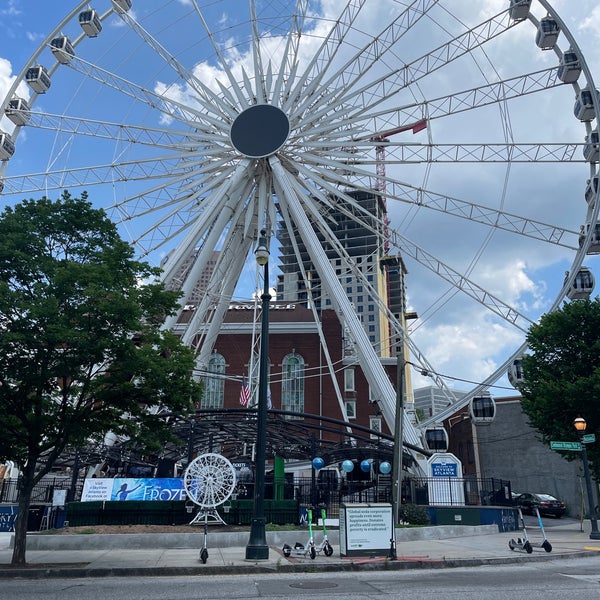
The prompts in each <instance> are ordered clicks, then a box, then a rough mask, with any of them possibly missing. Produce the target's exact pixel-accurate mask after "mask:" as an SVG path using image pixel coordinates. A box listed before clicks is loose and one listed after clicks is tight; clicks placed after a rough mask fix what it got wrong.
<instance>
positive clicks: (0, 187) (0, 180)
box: [0, 179, 4, 194]
mask: <svg viewBox="0 0 600 600" xmlns="http://www.w3.org/2000/svg"><path fill="white" fill-rule="evenodd" d="M3 191H4V181H2V179H0V194H1V193H2V192H3Z"/></svg>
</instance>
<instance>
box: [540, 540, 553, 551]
mask: <svg viewBox="0 0 600 600" xmlns="http://www.w3.org/2000/svg"><path fill="white" fill-rule="evenodd" d="M542 548H543V549H544V550H545V551H546V552H552V544H551V543H550V542H549V541H548V540H544V543H543V544H542Z"/></svg>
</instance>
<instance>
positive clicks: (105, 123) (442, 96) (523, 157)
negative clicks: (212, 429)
mask: <svg viewBox="0 0 600 600" xmlns="http://www.w3.org/2000/svg"><path fill="white" fill-rule="evenodd" d="M57 4H58V3H57ZM60 4H65V5H68V6H70V9H69V11H68V12H67V13H66V14H65V15H64V16H63V17H62V18H59V19H57V22H56V23H54V24H52V25H49V26H48V30H47V32H46V34H47V35H46V38H45V39H43V40H42V41H40V44H39V47H38V48H37V50H36V51H35V52H34V53H33V54H32V55H31V57H30V59H29V60H28V61H27V62H26V63H24V64H22V65H21V66H20V68H21V70H20V72H18V73H17V74H16V76H15V77H14V78H13V83H12V84H11V86H10V88H9V89H8V91H7V92H6V93H5V95H4V96H1V95H0V194H1V199H2V202H3V203H6V204H8V203H11V202H20V201H21V200H22V199H23V198H25V197H42V196H47V197H56V196H58V195H59V194H60V193H61V192H62V191H63V190H69V193H71V194H80V193H81V192H83V191H85V192H86V193H88V194H89V198H90V201H91V202H93V203H94V205H97V206H98V207H99V208H103V209H105V210H106V213H107V215H109V217H110V218H111V219H113V221H114V222H115V223H116V224H117V226H118V227H119V230H120V232H121V233H122V234H123V236H124V237H126V238H127V239H128V241H130V242H131V245H132V247H133V248H135V249H136V252H137V255H138V256H139V257H141V258H142V259H143V260H148V261H149V262H152V263H153V264H156V265H158V264H162V265H163V266H164V267H165V268H164V271H163V275H162V278H163V281H164V283H165V285H166V286H167V287H169V286H171V287H181V288H182V290H183V292H184V296H183V298H182V306H184V305H185V303H186V302H188V301H189V300H188V299H189V298H192V296H193V287H194V283H195V281H197V280H199V277H200V275H202V274H203V273H210V276H209V281H207V282H206V284H205V285H204V287H203V292H202V294H203V295H202V297H201V298H200V299H199V301H198V302H197V303H195V309H194V311H193V315H192V316H191V317H190V320H189V321H188V322H187V325H186V326H187V329H186V331H184V332H183V333H182V340H183V342H184V343H188V344H190V345H192V344H197V343H198V340H199V339H201V341H202V343H201V344H198V349H199V354H198V361H197V364H198V365H199V366H202V365H205V364H207V363H208V361H209V359H210V356H211V355H212V353H213V349H214V347H215V341H216V339H217V337H218V334H219V331H220V330H221V325H222V322H223V320H224V318H225V315H226V313H227V310H228V307H229V305H230V302H231V301H232V299H233V298H234V297H236V296H237V297H245V298H247V297H249V295H250V294H249V293H248V292H247V291H246V290H243V291H241V290H242V289H243V288H244V287H245V288H248V286H249V285H255V282H252V283H250V282H248V281H244V277H245V275H246V274H247V273H248V271H249V270H248V269H247V268H245V267H246V266H247V262H250V261H251V262H252V264H254V262H255V261H254V259H253V257H252V254H253V252H254V249H255V247H256V242H257V238H258V236H259V232H260V231H261V230H263V229H264V230H266V231H267V232H268V236H271V237H272V236H273V235H274V234H275V232H277V237H278V239H280V241H281V243H282V248H284V249H285V252H286V254H285V256H284V258H285V263H284V264H282V267H283V268H282V272H283V276H284V279H283V283H282V285H285V286H286V289H287V290H292V291H294V293H296V291H297V290H303V293H304V292H305V293H306V295H307V297H306V299H305V300H304V299H303V302H304V301H306V305H307V306H314V307H316V306H317V301H315V297H316V298H317V300H318V302H323V306H329V305H330V306H331V308H332V309H333V310H335V312H336V314H337V315H338V317H339V320H340V322H341V323H343V324H344V328H345V331H344V339H345V340H347V345H348V352H349V354H350V352H351V353H352V355H353V356H356V359H357V363H358V364H360V365H361V369H362V371H363V373H364V375H365V378H366V380H367V383H368V385H369V389H370V393H371V395H372V397H374V398H378V405H379V408H380V409H381V412H382V415H383V418H384V419H385V421H386V422H387V423H388V425H389V426H390V428H393V426H394V425H393V424H394V421H395V420H394V416H395V412H396V390H395V389H394V386H393V385H392V383H391V381H390V379H389V377H388V376H387V374H386V372H385V369H384V366H383V361H382V360H381V359H382V358H384V357H387V355H390V356H391V354H392V349H393V347H394V346H396V345H397V340H399V339H402V340H404V341H405V342H406V345H407V346H408V350H409V352H410V358H411V362H410V364H411V365H413V366H415V367H416V369H417V370H418V371H421V372H423V371H427V372H428V373H430V374H433V375H432V383H433V385H435V386H437V387H440V388H441V389H442V390H444V392H445V393H446V395H447V396H448V398H449V404H448V408H447V409H445V412H443V413H437V414H436V415H435V419H437V420H442V419H444V418H446V417H447V416H449V414H451V413H454V412H455V411H456V410H458V409H460V408H462V407H464V406H467V404H468V403H469V401H470V400H471V399H472V398H473V397H478V396H481V392H482V389H486V388H487V387H489V386H490V385H493V384H494V383H495V382H496V381H497V380H499V379H500V378H502V377H504V376H505V375H506V372H507V369H508V367H509V365H513V363H514V362H515V361H516V360H517V359H519V357H521V356H522V354H523V353H524V351H525V349H526V346H525V336H526V332H527V330H528V328H529V327H530V325H531V324H532V323H534V322H536V321H537V319H539V317H540V316H541V314H542V312H548V311H551V310H555V309H556V308H558V307H559V306H560V305H561V303H562V301H563V300H565V299H566V298H568V297H569V296H568V294H569V290H570V288H571V287H572V284H573V283H574V282H575V280H576V278H577V277H578V274H579V272H580V270H581V268H582V266H583V264H582V263H583V260H584V259H585V260H587V259H588V257H589V255H599V254H600V220H599V219H598V217H599V211H600V171H599V164H600V142H599V139H600V134H599V124H600V99H599V95H598V91H597V86H596V84H595V83H594V80H593V77H592V70H591V68H590V67H589V66H588V65H587V63H586V60H585V57H584V55H583V52H582V49H581V48H580V47H579V46H578V43H577V40H576V39H575V36H574V35H573V34H572V33H571V31H569V27H568V23H569V22H571V21H569V19H567V18H565V19H563V18H561V17H560V15H559V14H558V13H557V11H556V10H555V9H554V8H553V6H552V4H558V3H557V2H556V1H555V2H552V1H551V0H550V1H549V0H503V1H498V2H491V1H489V2H472V0H389V1H387V2H381V1H378V0H351V1H350V0H347V1H340V2H310V1H309V0H287V1H284V0H271V1H270V2H262V1H259V0H245V1H244V2H241V1H239V0H195V1H194V2H176V1H175V0H170V1H166V0H160V1H159V0H144V2H140V1H136V0H93V1H92V2H91V3H90V1H89V0H71V2H63V3H60ZM560 4H561V5H563V6H565V5H566V4H567V3H564V2H563V3H560ZM576 4H577V5H578V4H580V3H571V5H576ZM494 9H495V10H494ZM66 10H67V9H65V11H66ZM565 10H567V6H565ZM494 13H495V14H494ZM590 18H591V19H593V17H592V16H591V15H590ZM574 101H575V104H573V102H574ZM21 133H23V134H24V135H21ZM13 155H14V156H13ZM342 225H343V227H344V230H343V231H341V232H340V231H336V227H338V226H339V227H341V226H342ZM355 231H356V232H360V231H363V232H365V231H366V232H369V233H372V234H373V235H372V236H371V235H369V236H366V235H365V236H363V237H364V240H367V239H368V240H370V241H369V244H368V248H367V244H366V243H365V245H364V247H365V251H364V252H362V253H361V254H359V255H358V256H354V255H352V254H351V252H352V251H353V248H358V240H359V239H360V240H361V245H362V244H363V241H362V240H363V237H360V238H358V237H354V236H355V233H354V232H355ZM338 234H339V235H338ZM344 235H346V237H343V236H344ZM271 256H272V259H271V260H273V261H274V260H275V252H272V254H271ZM165 257H168V260H166V261H165V260H163V259H164V258H165ZM358 259H360V261H359V260H358ZM363 259H364V260H363ZM190 261H191V264H190ZM274 266H275V265H274ZM209 267H210V268H209ZM404 269H405V270H406V273H408V274H409V277H408V278H407V280H406V282H407V289H410V295H411V306H412V307H414V311H415V314H417V313H418V315H419V320H418V322H417V323H416V324H415V325H414V326H412V327H411V331H410V335H408V334H407V329H406V321H405V313H404V311H403V309H402V310H398V312H396V310H393V311H392V310H390V307H389V301H388V300H389V298H388V296H389V294H388V293H387V292H388V291H389V290H390V289H391V288H392V283H393V284H394V285H395V288H394V289H397V290H402V289H403V284H404V281H403V280H401V279H402V277H403V275H402V273H403V272H404ZM565 270H567V271H568V276H567V278H566V279H565V280H564V283H562V275H563V274H564V272H565ZM274 271H275V269H272V270H271V273H273V272H274ZM184 272H187V273H188V277H187V280H186V281H185V282H184V283H183V284H182V282H181V280H182V276H181V274H182V273H184ZM556 272H558V273H560V282H559V283H556V281H546V275H544V273H548V274H552V273H556ZM385 278H387V280H386V279H385ZM240 282H241V283H240ZM244 284H245V285H244ZM396 284H397V285H396ZM546 284H547V285H546ZM515 285H517V288H518V289H517V288H515ZM253 289H256V288H253ZM546 289H547V290H548V294H549V295H546V294H545V293H543V290H546ZM577 291H579V288H578V290H577ZM588 291H591V290H589V289H588V287H587V286H585V293H586V294H587V293H588ZM538 293H539V294H540V295H542V294H543V296H544V297H543V298H538V297H537V296H536V294H538ZM399 295H400V294H399ZM298 297H300V296H298ZM359 298H360V299H359ZM360 302H362V303H363V304H362V305H360V304H359V303H360ZM400 304H401V302H400V301H399V302H398V305H400ZM359 308H360V309H364V310H363V311H362V312H361V311H359ZM359 313H361V314H359ZM319 314H320V311H319V310H316V309H315V311H314V316H315V319H314V320H315V327H316V328H318V329H319V331H320V334H321V335H320V339H321V340H322V341H321V344H322V345H323V346H326V344H327V340H326V336H324V335H323V334H322V333H323V332H322V328H321V324H320V322H319V319H318V315H319ZM396 315H400V317H397V316H396ZM376 324H383V325H385V326H382V327H378V326H377V325H376ZM176 325H177V317H176V316H173V317H172V318H171V319H170V321H169V322H168V323H166V327H167V328H172V327H173V328H174V327H175V326H176ZM489 331H493V332H494V335H493V336H492V338H493V339H494V340H497V341H502V340H504V341H505V342H502V347H506V348H510V350H508V351H506V352H504V353H502V356H501V355H500V354H501V352H500V350H497V351H496V350H495V351H494V353H493V358H492V357H491V356H492V352H491V351H490V353H489V355H490V357H489V358H488V357H482V356H479V354H474V355H470V354H468V350H467V348H468V347H474V348H477V352H480V349H481V345H480V344H479V342H481V339H482V338H484V340H485V338H487V336H488V332H489ZM453 332H458V334H457V335H455V333H453ZM442 338H444V339H446V338H456V339H457V340H458V341H460V340H461V339H462V340H465V343H464V344H463V345H462V346H456V348H458V349H459V351H458V352H456V355H457V356H458V355H460V356H461V360H463V362H464V363H465V364H467V363H468V362H479V361H482V363H483V362H484V361H485V362H486V363H489V364H494V365H498V368H497V370H496V371H495V372H494V373H491V374H490V375H488V376H487V377H486V379H485V380H484V381H483V382H481V383H479V384H477V385H476V387H474V388H473V389H472V390H471V391H469V392H468V393H467V394H465V395H464V396H462V397H461V398H456V396H455V394H454V393H453V392H452V391H451V390H449V389H448V386H447V384H445V383H444V381H443V378H442V377H441V376H437V375H435V374H436V373H439V372H440V371H443V369H441V368H436V367H435V366H434V365H431V364H430V363H429V359H430V358H431V356H429V357H428V356H427V354H430V355H433V354H437V355H439V354H440V353H439V351H438V350H437V346H438V340H439V339H442ZM469 338H473V340H472V341H473V342H474V343H470V342H471V340H470V339H469ZM509 340H510V342H509ZM457 343H458V342H457ZM418 344H423V345H424V347H423V348H419V347H418ZM453 347H454V346H453ZM498 347H500V346H499V344H495V345H494V348H498ZM325 350H327V351H329V350H330V349H329V348H325ZM331 350H333V349H331ZM513 350H514V352H513ZM344 351H346V348H345V349H344ZM327 353H328V352H325V353H324V355H325V354H327ZM509 353H510V354H509ZM331 354H333V352H331ZM444 355H445V353H444ZM462 355H464V359H463V358H462ZM503 361H504V362H503ZM329 362H330V364H329V365H328V367H329V371H330V373H331V374H334V373H335V372H336V369H335V365H334V364H333V361H329ZM434 375H435V376H434ZM337 395H338V401H339V402H340V403H342V402H343V397H342V394H341V392H340V391H338V392H337ZM430 424H431V423H430V422H427V421H425V422H421V423H419V425H418V426H417V425H415V424H414V423H413V421H412V420H411V419H410V418H409V417H408V416H407V417H406V418H405V420H404V428H403V436H404V439H405V441H406V442H408V443H411V444H415V445H418V446H421V444H422V441H421V434H422V430H424V428H425V427H427V426H428V425H430ZM191 466H192V465H190V467H191ZM215 470H218V469H217V468H215ZM196 491H197V492H200V490H196ZM208 493H209V494H210V495H206V496H204V495H203V494H205V492H202V493H200V495H199V496H198V498H199V500H200V502H201V503H202V504H201V505H204V508H205V509H206V510H214V508H212V509H211V508H209V507H208V506H207V502H213V503H214V502H215V501H217V500H219V497H218V496H215V493H214V491H213V490H212V489H211V490H210V491H209V492H208ZM193 494H194V492H192V494H191V497H193Z"/></svg>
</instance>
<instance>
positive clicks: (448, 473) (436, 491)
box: [427, 452, 465, 506]
mask: <svg viewBox="0 0 600 600" xmlns="http://www.w3.org/2000/svg"><path fill="white" fill-rule="evenodd" d="M427 470H428V473H427V474H428V476H429V477H430V480H429V481H430V483H429V504H437V505H442V506H448V505H449V506H456V505H459V504H464V503H465V490H464V489H463V486H462V463H461V462H460V460H458V458H456V456H454V454H451V453H450V452H436V453H435V454H433V455H432V456H430V457H429V458H428V459H427Z"/></svg>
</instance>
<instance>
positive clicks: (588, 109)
mask: <svg viewBox="0 0 600 600" xmlns="http://www.w3.org/2000/svg"><path fill="white" fill-rule="evenodd" d="M573 113H574V114H575V116H576V117H577V118H578V119H579V120H580V121H591V120H592V119H593V118H594V117H595V116H596V110H595V108H594V97H593V96H592V92H591V91H590V89H589V88H583V89H582V90H579V93H578V94H577V98H576V100H575V106H574V108H573Z"/></svg>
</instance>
